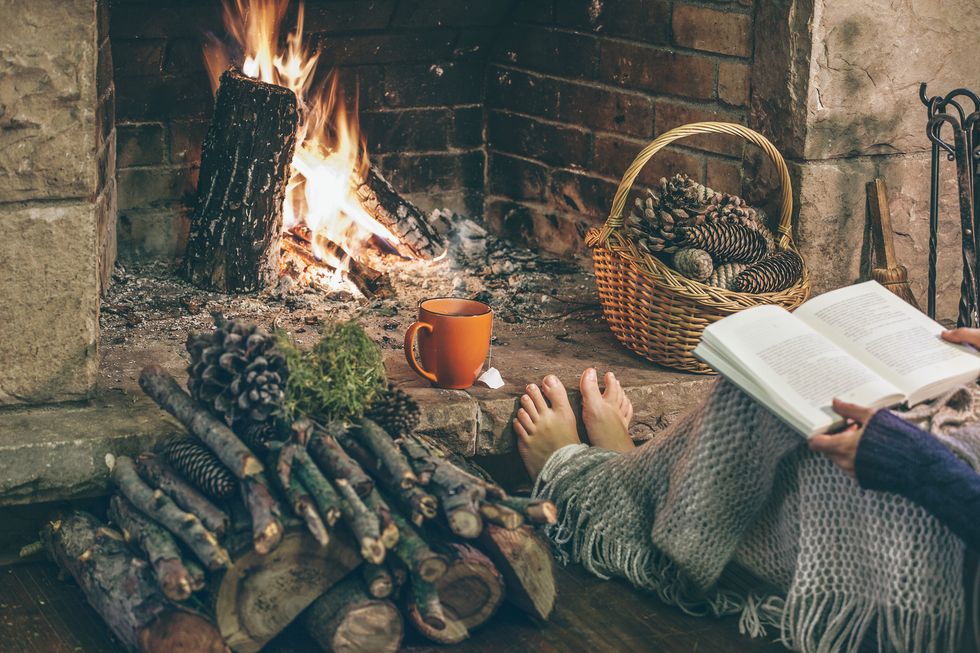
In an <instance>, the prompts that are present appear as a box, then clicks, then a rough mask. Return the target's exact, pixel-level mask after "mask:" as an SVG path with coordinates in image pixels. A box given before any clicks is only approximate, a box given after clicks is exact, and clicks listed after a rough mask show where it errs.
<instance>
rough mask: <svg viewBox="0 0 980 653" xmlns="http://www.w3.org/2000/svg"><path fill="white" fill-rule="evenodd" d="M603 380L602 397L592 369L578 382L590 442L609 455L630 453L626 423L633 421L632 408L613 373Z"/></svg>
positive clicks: (583, 419) (630, 447)
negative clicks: (611, 452) (608, 450)
mask: <svg viewBox="0 0 980 653" xmlns="http://www.w3.org/2000/svg"><path fill="white" fill-rule="evenodd" d="M603 380H604V381H605V385H606V389H605V391H604V392H601V393H600V392H599V379H598V374H596V371H595V368H592V367H590V368H589V369H587V370H585V372H583V373H582V378H581V379H580V380H579V389H580V390H581V391H582V421H583V422H585V432H586V433H587V434H588V436H589V442H591V443H592V444H593V446H596V447H602V448H603V449H611V450H612V451H620V452H623V453H626V452H628V451H632V450H633V448H634V444H633V440H631V439H630V436H629V423H630V420H631V419H633V404H632V403H631V402H630V400H629V399H628V398H627V397H626V393H625V392H623V388H622V386H621V385H619V381H618V380H616V376H615V375H614V374H613V373H612V372H607V373H606V375H605V377H604V379H603Z"/></svg>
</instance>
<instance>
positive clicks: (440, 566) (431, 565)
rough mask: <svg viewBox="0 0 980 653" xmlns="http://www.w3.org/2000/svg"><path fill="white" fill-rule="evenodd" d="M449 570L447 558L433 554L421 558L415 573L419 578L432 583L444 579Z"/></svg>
mask: <svg viewBox="0 0 980 653" xmlns="http://www.w3.org/2000/svg"><path fill="white" fill-rule="evenodd" d="M448 569H449V563H448V562H447V561H446V558H445V556H442V555H440V554H438V553H433V554H431V555H428V556H426V557H424V558H421V559H420V560H419V561H418V563H417V566H416V569H415V571H416V573H418V575H419V578H421V579H422V580H424V581H426V582H429V583H432V582H435V581H437V580H439V579H440V578H442V576H443V575H444V574H445V573H446V571H447V570H448Z"/></svg>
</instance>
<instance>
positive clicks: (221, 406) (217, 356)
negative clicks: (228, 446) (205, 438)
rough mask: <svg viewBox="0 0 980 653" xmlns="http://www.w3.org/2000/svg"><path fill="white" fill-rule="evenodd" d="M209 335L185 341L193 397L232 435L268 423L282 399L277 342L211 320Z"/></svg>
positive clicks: (282, 366)
mask: <svg viewBox="0 0 980 653" xmlns="http://www.w3.org/2000/svg"><path fill="white" fill-rule="evenodd" d="M214 321H215V328H214V330H213V331H211V332H210V333H192V334H191V335H190V336H188V338H187V351H188V352H189V353H190V355H191V363H190V365H189V366H188V367H187V374H188V381H187V387H188V390H189V391H190V393H191V396H192V397H194V398H195V399H196V400H198V401H199V402H201V403H202V404H204V405H205V406H207V407H208V409H209V410H211V411H212V412H214V413H215V414H216V415H218V416H219V417H222V418H223V419H224V420H225V422H227V423H228V425H229V426H231V427H232V428H233V429H235V430H236V431H241V430H243V429H244V428H245V427H246V426H247V425H248V424H261V423H263V422H266V421H268V420H270V419H271V418H272V417H273V416H274V415H275V414H276V413H277V412H278V410H279V409H280V408H281V406H282V403H283V400H284V398H285V393H284V388H285V385H286V376H287V370H286V360H285V358H283V356H282V354H281V353H280V352H279V349H278V348H277V347H276V340H275V337H274V336H272V335H270V334H269V333H268V332H266V331H265V330H263V329H260V328H259V327H257V326H256V325H254V324H247V323H245V322H243V321H241V320H226V319H224V318H223V317H222V316H221V315H220V314H216V315H215V316H214Z"/></svg>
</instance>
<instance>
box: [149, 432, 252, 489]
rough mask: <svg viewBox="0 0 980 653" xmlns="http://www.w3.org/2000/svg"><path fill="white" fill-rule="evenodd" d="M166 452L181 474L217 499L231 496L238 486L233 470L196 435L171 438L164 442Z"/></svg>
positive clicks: (170, 461)
mask: <svg viewBox="0 0 980 653" xmlns="http://www.w3.org/2000/svg"><path fill="white" fill-rule="evenodd" d="M163 455H164V456H166V458H167V462H169V463H170V465H171V466H172V467H173V468H174V469H175V470H177V472H178V473H180V475H181V476H183V477H184V478H186V479H187V480H188V481H190V482H191V483H193V484H194V485H195V486H197V487H198V488H200V489H201V490H203V491H204V493H205V494H207V495H208V496H210V497H211V498H213V499H218V500H222V499H227V498H228V497H230V496H231V495H232V494H234V492H235V489H236V488H237V486H238V481H236V480H235V477H234V476H232V473H231V470H229V469H228V468H227V467H225V466H224V464H222V462H221V461H220V460H218V457H217V456H215V455H214V453H212V451H211V450H210V449H208V448H207V447H206V446H204V445H203V444H202V443H201V442H200V440H198V439H196V438H189V437H173V438H170V439H169V440H167V441H166V442H165V443H164V444H163Z"/></svg>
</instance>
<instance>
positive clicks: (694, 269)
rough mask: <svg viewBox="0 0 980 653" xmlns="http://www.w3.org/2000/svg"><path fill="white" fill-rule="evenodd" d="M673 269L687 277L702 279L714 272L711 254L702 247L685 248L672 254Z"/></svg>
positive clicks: (696, 279)
mask: <svg viewBox="0 0 980 653" xmlns="http://www.w3.org/2000/svg"><path fill="white" fill-rule="evenodd" d="M674 269H675V270H677V271H678V272H680V273H681V274H683V275H684V276H685V277H687V278H688V279H694V280H695V281H704V280H705V279H707V278H708V277H710V276H711V273H712V272H714V265H713V264H712V262H711V254H708V252H706V251H704V250H703V249H694V248H686V249H680V250H677V253H676V254H674Z"/></svg>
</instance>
